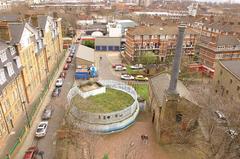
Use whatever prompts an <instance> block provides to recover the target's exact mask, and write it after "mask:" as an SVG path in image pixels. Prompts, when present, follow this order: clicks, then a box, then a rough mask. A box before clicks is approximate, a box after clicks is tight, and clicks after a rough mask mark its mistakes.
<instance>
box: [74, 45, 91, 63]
mask: <svg viewBox="0 0 240 159" xmlns="http://www.w3.org/2000/svg"><path fill="white" fill-rule="evenodd" d="M76 58H80V59H83V60H86V61H89V62H93V63H94V62H95V52H94V49H92V48H90V47H87V46H84V45H78V49H77V54H76Z"/></svg>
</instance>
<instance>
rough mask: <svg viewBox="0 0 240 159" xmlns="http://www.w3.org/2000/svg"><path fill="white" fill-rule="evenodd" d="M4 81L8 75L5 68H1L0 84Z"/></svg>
mask: <svg viewBox="0 0 240 159" xmlns="http://www.w3.org/2000/svg"><path fill="white" fill-rule="evenodd" d="M4 82H6V76H5V73H4V69H1V70H0V85H2V84H3V83H4Z"/></svg>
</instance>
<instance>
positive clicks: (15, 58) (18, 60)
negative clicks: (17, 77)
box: [14, 56, 22, 68]
mask: <svg viewBox="0 0 240 159" xmlns="http://www.w3.org/2000/svg"><path fill="white" fill-rule="evenodd" d="M14 61H15V63H16V65H17V67H18V68H20V67H21V66H22V65H21V61H20V58H19V56H16V57H14Z"/></svg>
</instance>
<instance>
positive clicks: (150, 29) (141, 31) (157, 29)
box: [129, 25, 197, 35]
mask: <svg viewBox="0 0 240 159" xmlns="http://www.w3.org/2000/svg"><path fill="white" fill-rule="evenodd" d="M129 32H130V33H131V34H133V35H161V34H164V35H166V34H168V35H173V34H175V35H176V34H177V33H178V26H177V25H176V26H139V27H135V28H132V29H129ZM186 34H197V32H196V31H194V30H193V29H191V28H187V29H186Z"/></svg>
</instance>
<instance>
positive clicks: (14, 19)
mask: <svg viewBox="0 0 240 159" xmlns="http://www.w3.org/2000/svg"><path fill="white" fill-rule="evenodd" d="M0 20H2V21H8V22H17V21H19V20H20V16H19V15H17V14H13V15H0Z"/></svg>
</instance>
